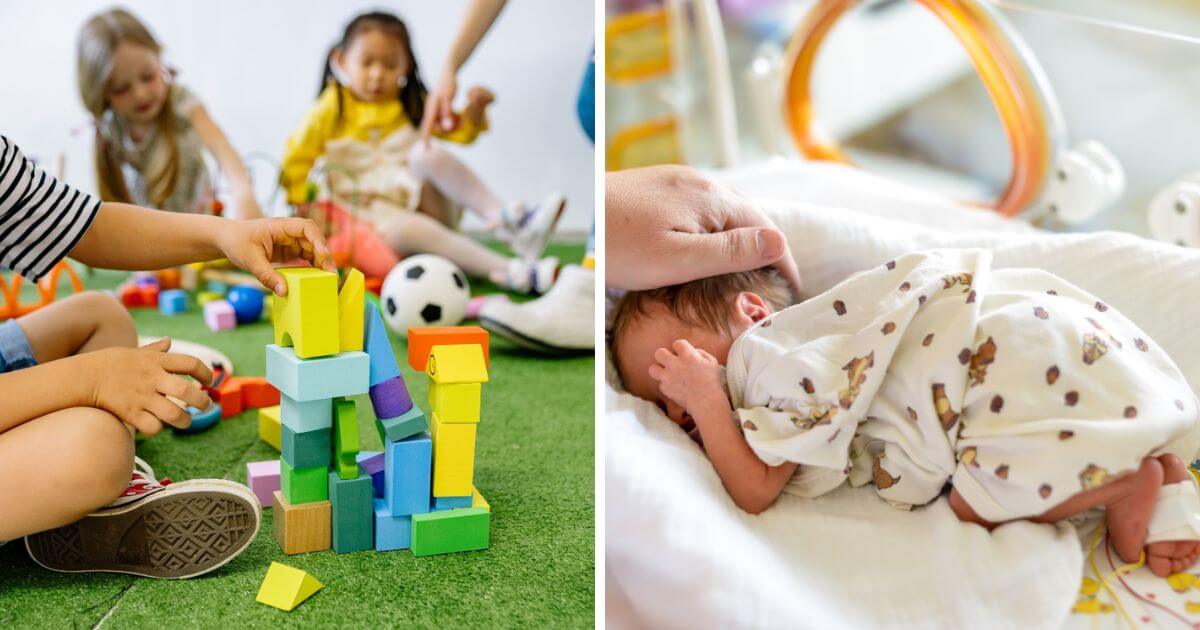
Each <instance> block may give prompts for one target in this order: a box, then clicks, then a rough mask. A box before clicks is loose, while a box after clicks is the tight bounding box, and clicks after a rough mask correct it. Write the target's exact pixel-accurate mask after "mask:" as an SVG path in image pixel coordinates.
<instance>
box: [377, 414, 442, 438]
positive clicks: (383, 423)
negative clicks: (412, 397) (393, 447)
mask: <svg viewBox="0 0 1200 630" xmlns="http://www.w3.org/2000/svg"><path fill="white" fill-rule="evenodd" d="M428 428H429V423H428V422H426V420H425V414H424V413H422V412H421V408H420V407H417V406H416V405H413V408H412V409H409V410H408V411H406V412H404V413H403V414H402V415H399V416H396V417H395V418H386V419H382V420H381V419H379V418H376V419H375V430H376V431H378V432H379V441H380V442H382V443H383V444H384V445H386V444H387V443H388V442H399V441H400V440H403V439H404V438H407V437H412V436H414V435H416V434H418V433H420V432H422V431H424V430H426V429H428Z"/></svg>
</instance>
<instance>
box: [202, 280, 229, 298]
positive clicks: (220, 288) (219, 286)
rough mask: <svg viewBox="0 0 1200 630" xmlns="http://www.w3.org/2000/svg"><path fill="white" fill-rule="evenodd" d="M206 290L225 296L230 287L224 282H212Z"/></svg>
mask: <svg viewBox="0 0 1200 630" xmlns="http://www.w3.org/2000/svg"><path fill="white" fill-rule="evenodd" d="M206 288H207V289H208V292H209V293H220V294H221V295H225V292H226V291H228V290H229V285H228V284H225V283H224V282H218V281H216V280H210V281H209V283H208V285H207V287H206Z"/></svg>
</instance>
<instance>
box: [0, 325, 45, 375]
mask: <svg viewBox="0 0 1200 630" xmlns="http://www.w3.org/2000/svg"><path fill="white" fill-rule="evenodd" d="M35 365H37V360H36V359H34V358H33V348H31V347H30V346H29V338H28V337H26V336H25V331H23V330H21V327H20V326H18V325H17V320H15V319H10V320H8V321H6V322H4V323H3V324H0V374H3V373H4V372H15V371H17V370H23V369H25V368H27V367H32V366H35Z"/></svg>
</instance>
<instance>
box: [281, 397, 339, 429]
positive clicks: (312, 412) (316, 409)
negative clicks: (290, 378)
mask: <svg viewBox="0 0 1200 630" xmlns="http://www.w3.org/2000/svg"><path fill="white" fill-rule="evenodd" d="M279 422H280V423H281V424H283V425H284V426H286V427H288V428H290V429H291V430H293V431H295V432H297V433H302V432H304V431H315V430H317V429H331V428H333V401H332V400H330V399H328V398H323V399H321V400H308V401H304V402H300V401H298V400H294V399H292V398H290V397H288V396H287V395H286V394H280V395H279Z"/></svg>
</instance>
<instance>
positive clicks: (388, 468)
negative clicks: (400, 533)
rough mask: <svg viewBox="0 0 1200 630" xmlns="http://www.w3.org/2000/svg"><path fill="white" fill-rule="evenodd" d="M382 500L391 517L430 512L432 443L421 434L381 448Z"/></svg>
mask: <svg viewBox="0 0 1200 630" xmlns="http://www.w3.org/2000/svg"><path fill="white" fill-rule="evenodd" d="M383 467H384V482H383V499H384V501H386V502H387V507H388V509H389V510H390V512H389V513H390V514H391V515H392V516H403V515H405V514H424V513H425V512H428V511H429V506H430V489H431V487H432V481H433V441H432V440H431V439H430V438H429V434H428V433H425V432H424V431H422V432H421V433H418V434H416V435H414V436H412V437H410V438H405V439H403V440H400V441H398V442H389V443H388V444H386V445H385V446H384V464H383Z"/></svg>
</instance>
